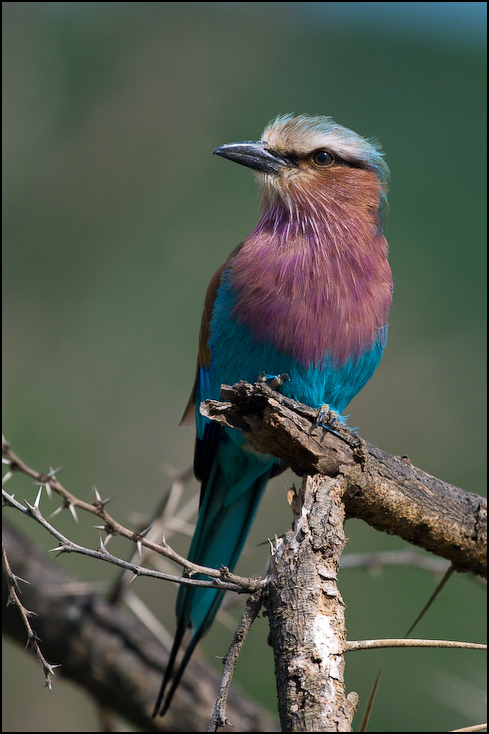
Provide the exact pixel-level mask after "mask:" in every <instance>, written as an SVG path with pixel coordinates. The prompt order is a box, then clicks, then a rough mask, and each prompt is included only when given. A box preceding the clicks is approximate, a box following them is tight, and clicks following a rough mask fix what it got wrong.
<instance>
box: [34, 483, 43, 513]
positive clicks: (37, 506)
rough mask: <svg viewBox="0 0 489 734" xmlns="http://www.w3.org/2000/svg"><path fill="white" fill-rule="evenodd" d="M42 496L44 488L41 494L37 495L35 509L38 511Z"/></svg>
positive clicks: (40, 491)
mask: <svg viewBox="0 0 489 734" xmlns="http://www.w3.org/2000/svg"><path fill="white" fill-rule="evenodd" d="M41 495H42V487H41V489H40V490H39V492H38V493H37V497H36V499H35V502H34V507H35V508H36V510H38V509H39V502H40V501H41Z"/></svg>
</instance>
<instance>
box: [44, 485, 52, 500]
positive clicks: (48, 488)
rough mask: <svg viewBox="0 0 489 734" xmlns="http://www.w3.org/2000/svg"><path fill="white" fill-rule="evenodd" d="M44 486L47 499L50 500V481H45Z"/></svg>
mask: <svg viewBox="0 0 489 734" xmlns="http://www.w3.org/2000/svg"><path fill="white" fill-rule="evenodd" d="M44 486H45V487H46V494H47V496H48V499H49V500H50V499H51V497H52V496H53V492H52V489H51V485H50V483H49V482H46V484H45V485H44Z"/></svg>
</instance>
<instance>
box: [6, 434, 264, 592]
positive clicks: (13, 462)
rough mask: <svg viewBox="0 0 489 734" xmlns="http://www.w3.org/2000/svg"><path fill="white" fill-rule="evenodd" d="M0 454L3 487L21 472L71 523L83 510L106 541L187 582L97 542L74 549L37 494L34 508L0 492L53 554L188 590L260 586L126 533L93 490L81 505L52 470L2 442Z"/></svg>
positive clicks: (242, 589)
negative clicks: (119, 541)
mask: <svg viewBox="0 0 489 734" xmlns="http://www.w3.org/2000/svg"><path fill="white" fill-rule="evenodd" d="M2 453H3V455H4V457H5V460H6V462H7V463H8V466H9V471H8V472H7V474H6V475H5V476H4V478H3V484H5V483H6V481H8V480H9V479H10V478H11V477H12V475H13V474H14V473H15V472H16V471H18V472H22V473H23V474H25V475H26V476H28V477H31V478H32V479H34V481H35V483H36V484H38V485H39V486H40V487H41V490H42V488H43V487H45V488H46V491H47V492H48V494H50V493H51V492H55V493H56V494H58V495H60V497H62V499H63V507H66V508H69V509H70V511H71V512H72V514H73V516H74V518H75V519H77V516H76V508H78V509H81V510H85V512H89V513H91V514H93V515H96V516H97V517H99V518H100V519H101V520H102V522H103V525H102V526H100V527H101V529H102V530H103V531H104V532H105V533H107V536H108V537H110V536H114V535H118V536H121V537H123V538H127V539H128V540H131V541H132V542H135V543H137V545H138V548H139V549H141V548H142V547H144V548H147V549H149V550H151V551H153V552H155V553H158V554H161V555H163V556H165V557H166V558H169V559H170V560H172V561H175V563H178V564H179V565H180V566H182V567H183V568H184V571H185V572H186V574H188V576H189V577H190V578H182V577H181V576H175V575H172V574H164V573H161V572H159V571H152V570H150V569H147V568H143V567H142V566H138V565H136V564H134V563H129V562H128V561H125V560H123V559H121V558H117V557H116V556H113V555H112V554H110V553H109V552H108V551H107V549H106V547H105V544H104V543H103V542H102V541H101V542H100V547H99V549H97V550H94V549H91V548H86V547H84V546H81V545H78V544H77V543H73V542H72V541H71V540H69V539H68V538H66V537H65V536H64V535H62V533H60V532H59V531H58V530H56V528H54V527H53V526H52V525H51V524H50V523H49V522H48V521H47V520H46V519H45V518H44V517H43V516H42V514H41V511H40V509H39V503H40V498H41V490H40V491H39V493H38V495H37V497H36V500H35V502H34V505H31V504H29V503H28V502H26V505H25V506H24V505H22V504H21V503H20V502H18V501H17V500H16V499H14V497H13V496H11V495H9V494H8V493H7V492H6V491H5V490H2V497H3V502H4V503H5V504H7V505H9V506H11V507H15V509H17V510H19V511H20V512H22V513H23V514H24V515H27V516H29V517H31V518H32V519H34V520H35V521H36V522H38V523H39V524H40V525H42V526H43V527H44V528H45V529H46V530H47V531H48V532H49V533H51V535H53V536H54V537H55V538H56V539H57V540H58V541H59V542H60V546H59V547H58V548H55V549H54V550H57V551H59V552H60V553H80V554H82V555H87V556H91V557H93V558H98V559H99V560H103V561H107V562H108V563H113V564H114V565H117V566H120V567H121V568H124V569H126V570H130V571H132V573H134V574H135V575H136V576H143V575H144V576H153V577H155V578H162V579H166V580H167V581H174V582H175V583H183V584H186V585H188V586H207V587H211V588H218V589H225V590H229V591H236V592H238V593H244V592H250V591H253V590H254V589H256V588H257V587H258V586H259V583H260V582H258V581H257V580H256V579H248V578H243V577H242V576H237V575H236V574H233V573H231V572H230V571H229V569H227V568H225V567H222V568H221V569H217V570H216V569H215V568H207V567H206V566H199V565H198V564H196V563H192V562H190V561H188V560H187V559H186V558H183V556H180V555H179V554H178V553H176V552H175V551H174V550H173V549H172V548H171V547H170V546H169V545H168V543H166V541H165V539H164V538H163V539H162V543H161V544H160V543H155V542H153V541H151V540H148V539H147V538H146V537H145V535H146V532H147V531H145V532H144V533H137V532H134V531H133V530H130V529H129V528H126V527H125V526H124V525H122V524H121V523H119V522H118V521H117V520H115V519H114V518H113V517H111V516H110V515H109V513H108V512H107V511H106V509H105V505H106V504H107V503H108V502H109V500H102V499H101V497H100V494H99V493H98V491H97V490H96V488H94V489H95V500H94V501H93V503H90V502H84V501H83V500H81V499H79V498H78V497H76V496H75V495H73V494H72V493H71V492H69V491H68V490H67V489H65V487H64V486H63V485H62V484H61V483H60V482H59V481H58V479H57V478H56V474H57V472H59V469H56V470H52V471H50V472H49V473H47V474H46V473H44V472H38V471H35V470H34V469H31V468H30V467H29V466H28V465H27V464H26V463H25V462H24V461H22V459H20V458H19V457H18V456H17V455H16V454H15V453H14V452H13V451H12V448H11V446H10V444H9V443H8V442H7V441H5V439H2ZM5 460H4V461H5ZM195 574H205V575H206V576H211V577H213V578H214V581H204V580H200V579H192V578H191V576H193V575H195Z"/></svg>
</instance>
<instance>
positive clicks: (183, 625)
mask: <svg viewBox="0 0 489 734" xmlns="http://www.w3.org/2000/svg"><path fill="white" fill-rule="evenodd" d="M214 152H215V153H216V154H217V155H220V156H222V157H224V158H229V159H230V160H232V161H236V162H237V163H241V164H242V165H244V166H248V167H249V168H252V169H254V170H255V171H256V172H257V181H258V185H259V187H260V189H261V191H262V197H263V198H262V204H261V215H260V219H259V221H258V224H257V225H256V227H255V229H254V230H253V231H252V232H251V234H250V235H248V237H247V238H246V239H245V240H244V242H242V243H241V244H240V245H238V247H236V249H234V250H233V251H232V252H231V254H230V255H229V257H228V259H227V260H226V262H225V263H224V264H223V265H222V266H221V267H220V268H219V270H218V271H217V272H216V274H215V275H214V277H213V278H212V280H211V282H210V284H209V288H208V290H207V295H206V299H205V305H204V313H203V316H202V323H201V328H200V338H199V351H198V360H197V374H196V379H195V384H194V389H193V392H192V396H191V398H190V401H189V404H188V406H187V410H186V411H185V414H184V418H183V422H184V423H185V422H187V421H188V419H190V418H193V416H195V418H196V423H197V438H196V446H195V474H196V476H197V478H198V479H199V480H200V481H201V482H202V486H201V497H200V510H199V516H198V520H197V526H196V528H195V532H194V535H193V539H192V544H191V546H190V551H189V556H188V557H189V560H191V561H193V562H195V563H198V564H200V565H203V566H208V567H211V568H220V567H221V566H228V567H229V568H230V569H231V570H232V569H233V568H234V566H235V564H236V562H237V560H238V557H239V555H240V552H241V550H242V548H243V544H244V542H245V539H246V536H247V534H248V531H249V529H250V525H251V523H252V521H253V517H254V515H255V512H256V509H257V507H258V504H259V502H260V499H261V496H262V494H263V492H264V490H265V487H266V485H267V482H268V480H269V479H270V477H271V476H273V475H274V474H276V473H279V471H281V469H282V465H281V464H280V462H279V461H278V460H277V459H275V458H274V457H273V456H270V455H264V454H259V453H257V452H255V451H254V450H253V449H252V448H251V447H250V446H249V445H248V444H247V443H246V442H245V440H244V439H243V437H242V435H241V433H239V432H238V431H236V430H233V429H229V428H226V427H223V426H220V425H218V424H216V423H211V422H209V420H208V419H206V418H204V417H203V416H201V414H200V412H199V406H200V403H201V402H202V401H203V400H206V399H207V398H211V399H219V397H220V387H221V384H223V383H225V384H229V385H232V384H234V383H235V382H238V381H239V380H247V381H248V382H254V381H255V380H256V379H257V377H258V376H259V375H260V374H262V373H266V374H267V375H280V374H283V373H286V374H287V375H288V377H289V379H288V380H287V381H286V382H284V384H283V386H282V387H281V390H282V392H283V393H284V394H285V395H287V396H289V397H291V398H293V399H295V400H298V401H300V402H302V403H306V404H307V405H310V406H313V407H318V408H319V407H320V406H322V405H323V404H325V403H327V404H328V405H329V407H330V409H332V410H334V411H336V412H337V413H338V414H341V413H342V411H344V409H345V408H346V406H347V405H348V403H349V402H350V400H351V399H352V398H353V397H354V396H355V395H356V394H357V392H358V391H359V390H361V388H362V387H363V386H364V385H365V383H366V382H367V380H368V379H369V378H370V377H371V376H372V375H373V373H374V371H375V369H376V367H377V365H378V363H379V361H380V358H381V357H382V352H383V351H384V347H385V343H386V338H387V316H388V313H389V307H390V304H391V299H392V276H391V271H390V267H389V264H388V262H387V242H386V240H385V237H384V216H385V213H386V208H387V197H386V192H387V178H388V173H389V171H388V168H387V165H386V163H385V161H384V158H383V154H382V151H381V149H380V147H379V146H378V145H377V144H376V143H375V142H372V141H371V140H367V139H365V138H362V137H360V136H359V135H357V134H356V133H354V132H352V131H351V130H348V129H347V128H345V127H342V126H340V125H337V124H336V123H334V122H333V121H332V120H331V118H329V117H311V116H306V115H300V116H298V117H293V116H292V115H284V116H281V117H278V118H277V119H276V120H275V121H274V122H272V123H270V124H269V125H268V126H267V127H266V128H265V131H264V133H263V135H262V138H261V140H260V141H245V142H241V143H231V144H229V145H223V146H221V147H220V148H217V150H215V151H214ZM222 596H223V592H222V591H218V590H216V589H206V588H195V587H194V588H192V587H186V586H181V587H180V591H179V594H178V600H177V619H178V625H177V631H176V635H175V640H174V644H173V648H172V651H171V654H170V660H169V664H168V667H167V670H166V673H165V677H164V680H163V684H162V687H161V691H160V694H159V697H158V701H157V703H156V706H155V712H156V711H158V709H159V708H160V706H161V702H162V699H163V696H164V693H165V689H166V686H167V684H168V682H169V681H170V678H171V676H172V670H173V667H174V665H175V659H176V655H177V652H178V650H179V648H180V645H181V643H182V639H183V636H184V634H185V632H186V631H187V629H190V632H191V637H190V642H189V644H188V647H187V649H186V651H185V654H184V656H183V659H182V662H181V663H180V665H179V667H178V668H177V670H176V672H175V674H174V678H173V682H172V685H171V687H170V689H169V691H168V694H167V696H166V699H165V702H164V705H163V707H162V709H161V713H162V714H164V713H165V711H166V710H167V708H168V706H169V704H170V701H171V699H172V697H173V694H174V692H175V689H176V687H177V685H178V683H179V681H180V679H181V676H182V674H183V671H184V669H185V666H186V665H187V663H188V661H189V659H190V656H191V654H192V652H193V650H194V648H195V645H196V644H197V642H198V641H199V640H200V638H201V637H202V635H203V634H204V632H205V631H206V630H207V629H208V628H209V627H210V625H211V624H212V621H213V619H214V617H215V615H216V613H217V610H218V608H219V605H220V603H221V600H222Z"/></svg>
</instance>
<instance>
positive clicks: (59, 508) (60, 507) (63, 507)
mask: <svg viewBox="0 0 489 734" xmlns="http://www.w3.org/2000/svg"><path fill="white" fill-rule="evenodd" d="M64 509H65V506H64V504H62V505H60V506H59V507H58V508H57V509H56V510H55V511H54V512H52V513H51V514H50V515H49V517H48V520H51V518H52V517H56V515H59V513H60V512H63V510H64Z"/></svg>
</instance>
